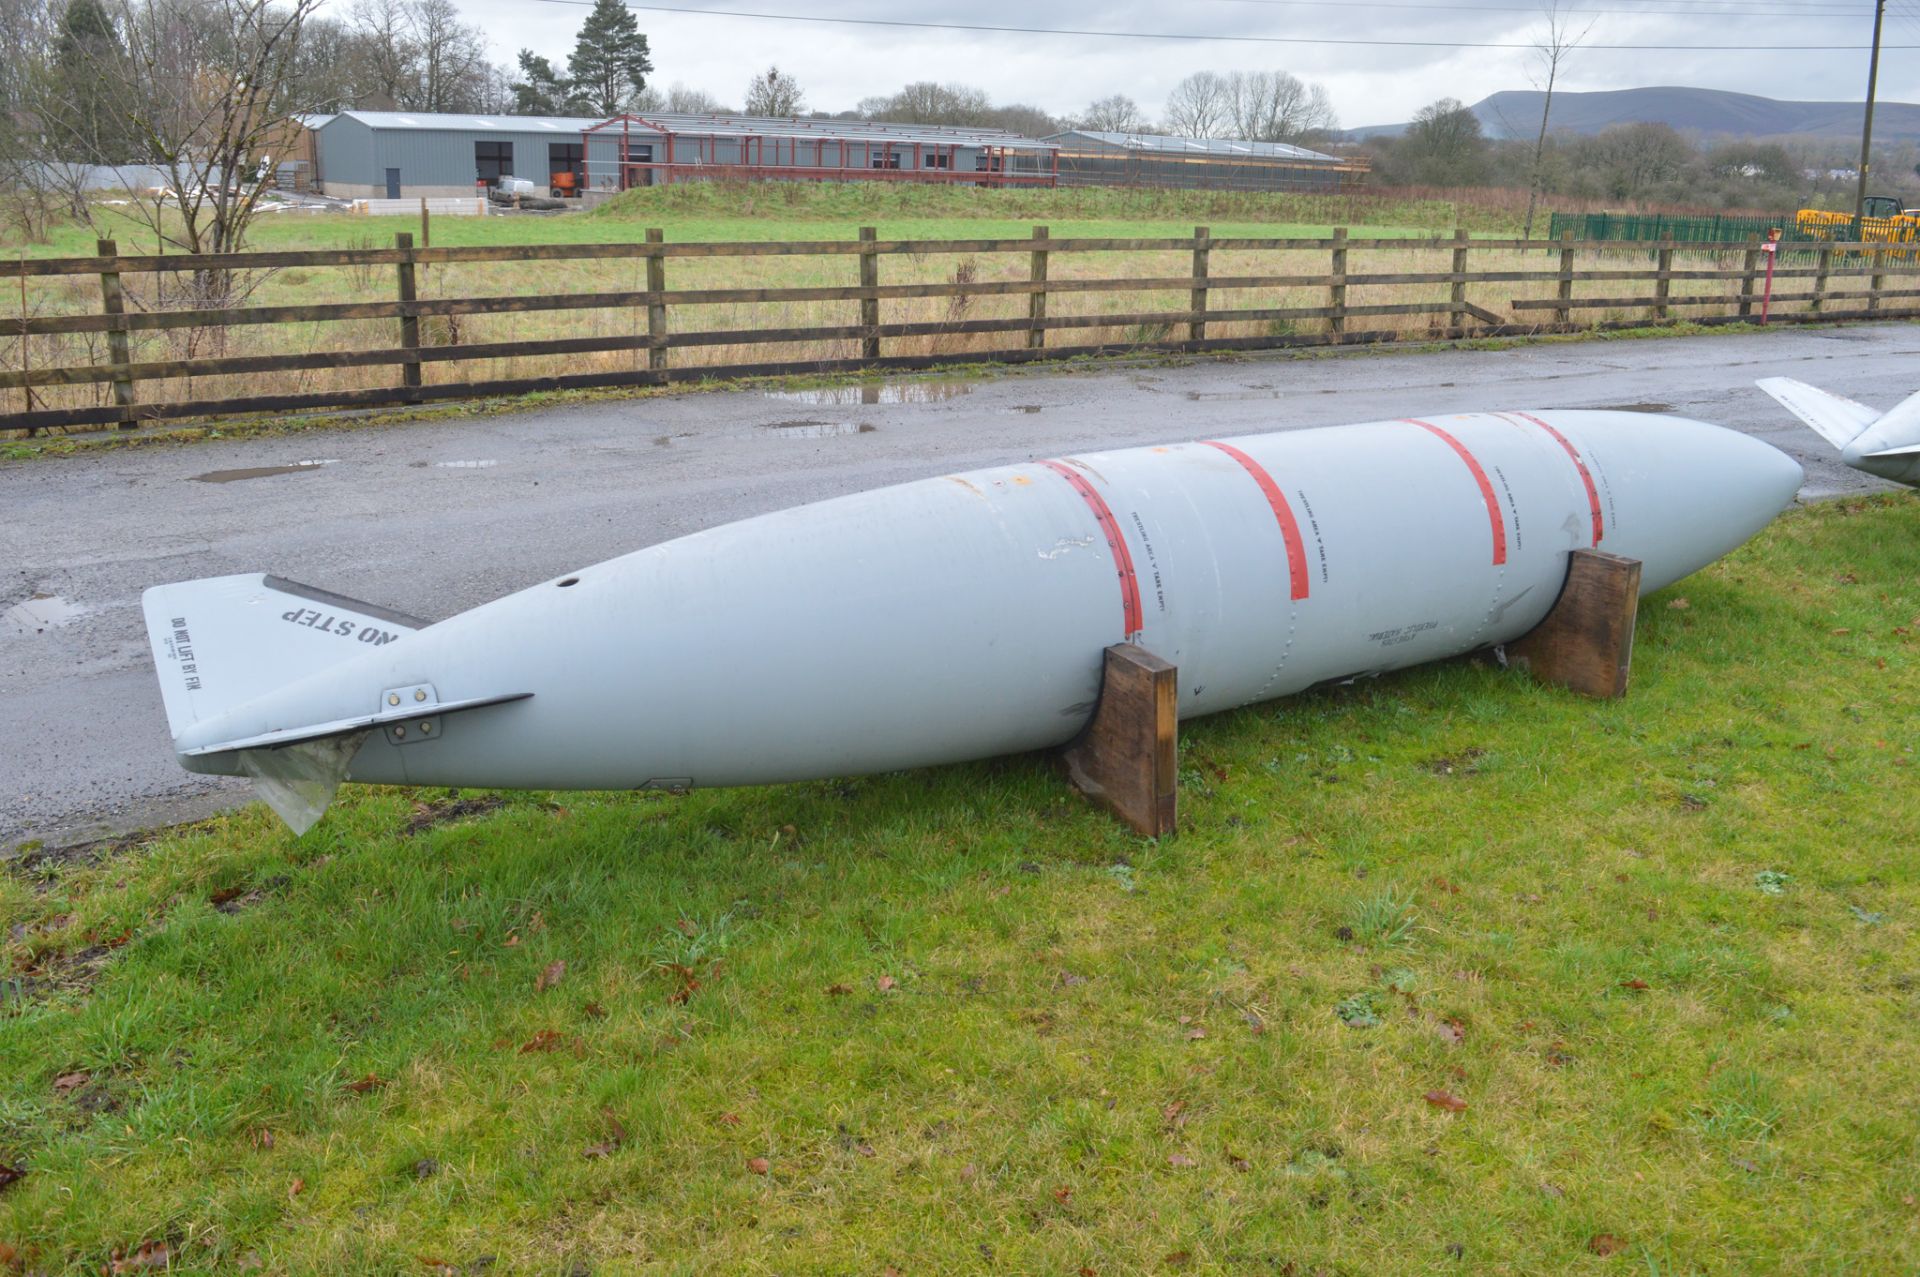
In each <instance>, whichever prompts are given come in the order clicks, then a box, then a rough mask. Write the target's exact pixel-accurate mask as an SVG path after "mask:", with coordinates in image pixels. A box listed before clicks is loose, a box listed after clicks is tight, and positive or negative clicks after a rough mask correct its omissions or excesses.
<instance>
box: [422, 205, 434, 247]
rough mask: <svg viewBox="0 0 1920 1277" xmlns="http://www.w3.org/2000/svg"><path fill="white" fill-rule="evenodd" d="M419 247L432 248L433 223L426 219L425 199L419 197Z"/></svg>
mask: <svg viewBox="0 0 1920 1277" xmlns="http://www.w3.org/2000/svg"><path fill="white" fill-rule="evenodd" d="M420 247H422V248H432V247H433V222H432V221H431V220H430V219H429V218H428V217H427V197H426V196H424V195H422V196H421V197H420Z"/></svg>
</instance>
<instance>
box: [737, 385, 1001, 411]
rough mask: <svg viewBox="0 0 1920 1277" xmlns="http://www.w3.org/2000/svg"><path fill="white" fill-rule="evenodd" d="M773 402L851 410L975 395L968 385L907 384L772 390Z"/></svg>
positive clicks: (770, 392)
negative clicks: (856, 406) (857, 407)
mask: <svg viewBox="0 0 1920 1277" xmlns="http://www.w3.org/2000/svg"><path fill="white" fill-rule="evenodd" d="M764 393H765V394H766V397H767V398H769V399H778V400H781V401H783V402H785V403H803V404H810V405H812V406H814V407H819V408H851V407H853V406H854V405H855V404H876V403H939V402H941V401H942V400H945V399H958V398H959V397H960V396H961V395H970V394H972V393H973V386H972V385H971V384H970V383H968V382H964V381H906V382H900V383H898V384H894V385H886V386H831V387H828V388H826V389H823V390H769V391H766V392H764Z"/></svg>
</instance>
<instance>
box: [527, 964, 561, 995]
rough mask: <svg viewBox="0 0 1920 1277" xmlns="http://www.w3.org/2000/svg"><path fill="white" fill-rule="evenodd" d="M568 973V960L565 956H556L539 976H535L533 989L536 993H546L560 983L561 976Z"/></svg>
mask: <svg viewBox="0 0 1920 1277" xmlns="http://www.w3.org/2000/svg"><path fill="white" fill-rule="evenodd" d="M566 974H567V960H566V959H565V958H555V959H554V960H553V961H552V962H549V963H548V964H547V967H546V970H544V971H542V972H541V973H540V974H539V976H538V977H536V978H535V980H534V982H533V991H534V992H535V993H545V992H546V991H547V990H548V989H551V988H552V987H553V986H554V985H556V984H559V983H560V980H561V977H563V976H565V975H566Z"/></svg>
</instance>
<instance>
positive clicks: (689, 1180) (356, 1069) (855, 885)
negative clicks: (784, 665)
mask: <svg viewBox="0 0 1920 1277" xmlns="http://www.w3.org/2000/svg"><path fill="white" fill-rule="evenodd" d="M1916 688H1920V501H1916V500H1915V499H1914V498H1913V497H1912V496H1911V495H1901V496H1894V497H1887V498H1876V499H1872V500H1853V501H1848V502H1844V503H1832V504H1827V505H1822V506H1820V507H1817V508H1814V509H1809V510H1803V511H1798V512H1795V513H1793V514H1791V515H1789V516H1788V517H1786V518H1784V519H1782V520H1781V521H1780V522H1779V523H1778V524H1776V525H1775V526H1774V527H1773V528H1772V529H1771V530H1770V531H1768V532H1767V533H1766V534H1764V535H1763V536H1762V537H1761V538H1760V539H1759V540H1757V541H1756V542H1755V543H1753V544H1752V545H1750V546H1748V547H1747V548H1746V549H1744V550H1742V551H1740V552H1739V553H1738V554H1736V555H1735V556H1733V557H1732V558H1731V559H1729V560H1728V561H1726V562H1724V563H1723V564H1721V565H1719V566H1716V567H1714V568H1712V569H1710V570H1708V571H1706V572H1703V573H1701V574H1700V575H1698V576H1696V577H1694V578H1691V579H1689V580H1687V581H1684V582H1682V583H1680V584H1679V585H1678V586H1676V587H1673V588H1672V589H1669V590H1668V591H1666V592H1664V593H1663V594H1661V595H1658V596H1655V597H1654V598H1652V599H1650V600H1649V601H1648V602H1647V604H1646V606H1645V608H1644V610H1643V612H1642V624H1641V631H1640V646H1639V651H1638V653H1637V659H1636V665H1635V681H1634V687H1633V691H1632V694H1631V695H1630V697H1629V698H1628V699H1627V700H1626V701H1624V702H1621V703H1617V704H1593V703H1588V702H1582V701H1578V700H1576V699H1574V698H1572V697H1570V696H1567V695H1564V694H1562V693H1559V692H1555V691H1551V690H1546V689H1543V688H1540V687H1537V686H1534V685H1531V684H1529V683H1528V682H1526V681H1524V680H1523V679H1521V678H1519V677H1517V676H1513V675H1510V674H1507V673H1503V672H1501V671H1500V670H1498V669H1496V668H1493V667H1492V666H1491V665H1489V664H1487V663H1485V662H1473V661H1461V662H1455V663H1451V664H1447V665H1443V666H1437V667H1430V668H1427V669H1423V670H1420V671H1417V672H1413V673H1409V674H1405V675H1401V676H1396V677H1393V678H1389V679H1385V680H1381V681H1379V682H1373V683H1367V684H1364V685H1360V686H1355V687H1350V688H1335V689H1330V690H1327V691H1323V692H1319V693H1314V694H1310V695H1306V696H1302V697H1297V698H1294V699H1291V700H1286V701H1281V702H1276V703H1273V704H1269V705H1265V706H1258V707H1254V708H1251V709H1246V710H1242V711H1239V712H1236V713H1232V714H1227V715H1222V716H1219V717H1217V718H1213V719H1210V720H1206V721H1203V722H1199V723H1196V724H1190V725H1188V728H1187V731H1186V733H1185V739H1184V741H1183V755H1182V768H1183V773H1182V774H1183V783H1182V788H1181V801H1182V804H1183V808H1182V811H1183V818H1184V822H1185V823H1184V829H1183V831H1182V832H1181V833H1180V834H1179V835H1178V836H1177V837H1174V838H1170V839H1167V840H1164V841H1162V842H1159V843H1151V842H1146V841H1142V840H1140V839H1138V838H1135V837H1132V836H1130V835H1128V834H1127V833H1125V832H1123V831H1122V830H1121V829H1120V828H1119V827H1117V826H1116V825H1115V824H1113V823H1112V822H1110V821H1109V820H1108V819H1106V818H1105V817H1103V816H1101V815H1100V814H1098V813H1097V812H1095V811H1093V810H1091V809H1089V808H1088V807H1087V806H1086V805H1085V804H1084V803H1083V802H1081V801H1080V800H1079V799H1078V798H1077V797H1076V796H1074V795H1073V794H1071V793H1070V792H1068V791H1067V790H1066V789H1065V788H1064V787H1063V786H1062V784H1061V782H1059V781H1058V780H1057V779H1056V778H1055V776H1054V773H1053V771H1052V770H1051V768H1050V767H1049V765H1048V764H1047V762H1046V761H1045V760H1044V759H1041V758H1037V757H1021V758H1014V759H1008V760H1002V761H997V762H992V763H985V764H980V765H977V766H970V767H961V768H952V769H947V770H942V771H935V772H913V773H904V774H898V775H889V776H882V777H875V778H871V779H866V780H854V781H847V782H844V783H829V784H810V785H795V786H786V787H779V788H768V789H757V790H747V791H737V792H718V793H697V794H694V795H691V796H688V797H684V798H673V797H667V796H647V795H576V794H516V795H501V796H499V797H500V798H501V799H503V800H504V801H503V802H502V804H501V805H499V806H498V807H495V808H492V809H485V808H486V804H487V803H488V802H491V801H492V799H491V798H487V797H484V796H480V795H476V794H473V793H468V794H465V795H462V796H461V800H462V801H465V802H475V801H476V800H478V801H479V803H480V806H481V808H482V809H481V810H469V811H468V813H467V814H465V815H464V816H456V815H455V813H456V812H457V811H458V810H459V809H458V808H455V807H453V806H452V805H451V796H450V795H448V794H447V793H446V791H439V790H436V791H421V792H403V791H391V790H389V791H360V792H354V793H352V794H351V795H350V796H349V797H348V798H347V799H346V800H345V801H343V802H342V803H341V804H340V805H338V806H336V808H335V809H334V811H333V812H332V813H331V814H330V815H329V816H328V817H327V819H326V820H325V821H324V822H323V823H322V824H321V825H320V826H319V827H318V828H316V829H315V830H314V831H313V832H312V833H310V834H308V835H307V836H306V837H304V838H301V839H297V840H296V839H293V838H291V837H289V836H288V835H287V834H286V833H285V831H284V830H282V829H281V828H280V827H279V826H278V825H277V824H276V823H275V822H274V820H273V818H272V817H271V816H269V815H268V814H267V813H266V812H265V811H264V809H262V808H259V807H254V808H250V809H248V810H247V811H244V812H241V813H239V814H237V815H234V816H232V817H229V818H225V819H221V820H217V821H214V822H211V823H209V824H206V825H202V826H197V827H194V828H190V829H182V830H179V831H174V832H171V833H166V834H162V835H159V836H157V837H156V838H155V839H153V840H152V841H150V842H148V843H146V844H144V845H141V846H137V847H125V848H120V849H114V850H100V851H98V852H97V853H96V854H95V855H94V856H91V857H86V858H74V859H62V858H59V857H52V856H49V857H44V858H42V859H41V860H40V861H39V862H38V863H37V864H32V865H29V866H28V867H27V868H25V869H21V870H17V871H15V872H12V873H10V874H5V875H0V921H3V922H4V923H5V926H4V927H0V936H5V937H6V938H5V941H4V943H5V952H4V955H3V956H4V959H5V963H4V967H3V968H0V969H4V970H5V971H6V972H7V973H8V974H7V975H6V976H5V977H4V978H3V979H0V991H7V992H8V995H9V997H8V1000H7V1001H6V1002H5V1004H4V1006H0V1013H3V1014H4V1018H0V1164H4V1165H6V1166H10V1167H17V1168H20V1169H23V1170H24V1172H25V1173H24V1175H22V1176H21V1177H20V1178H19V1179H18V1180H17V1181H16V1182H14V1183H12V1185H11V1186H10V1187H8V1188H6V1189H4V1190H3V1191H0V1256H12V1257H13V1258H12V1260H11V1262H12V1264H13V1265H14V1267H15V1268H20V1269H24V1270H26V1271H46V1272H60V1271H71V1272H76V1273H77V1272H83V1271H85V1272H97V1271H100V1269H101V1268H102V1267H103V1266H105V1265H109V1264H110V1263H111V1260H112V1256H113V1254H114V1252H115V1251H116V1250H118V1251H120V1252H123V1254H130V1255H131V1256H132V1257H133V1258H135V1259H138V1258H141V1257H142V1256H144V1257H145V1258H146V1259H147V1260H155V1259H158V1258H160V1250H159V1247H161V1246H164V1247H166V1249H167V1254H168V1256H169V1257H170V1258H171V1259H172V1261H173V1263H174V1264H175V1266H176V1267H179V1268H187V1269H190V1270H195V1271H201V1270H221V1271H243V1270H246V1269H248V1268H251V1267H254V1266H263V1267H264V1269H265V1270H266V1271H283V1272H349V1271H351V1272H382V1273H396V1274H397V1273H408V1274H421V1273H430V1272H443V1271H446V1270H449V1269H451V1268H454V1267H457V1268H459V1269H460V1270H461V1271H463V1272H466V1273H478V1272H482V1271H485V1272H490V1273H496V1274H497V1273H507V1272H512V1273H520V1272H529V1273H568V1272H579V1271H588V1270H591V1271H593V1272H600V1273H612V1272H627V1271H640V1270H644V1271H653V1272H669V1273H695V1272H698V1273H707V1272H730V1273H732V1272H782V1273H792V1272H831V1273H871V1274H880V1273H883V1272H886V1271H888V1270H897V1271H898V1272H900V1273H903V1274H912V1273H943V1272H952V1271H959V1270H969V1271H996V1272H1019V1273H1026V1272H1050V1273H1075V1272H1086V1271H1089V1270H1090V1271H1093V1272H1096V1273H1102V1274H1111V1273H1129V1272H1139V1271H1147V1272H1162V1271H1173V1272H1182V1271H1185V1272H1214V1271H1218V1272H1241V1271H1245V1272H1259V1273H1270V1274H1278V1273H1291V1274H1295V1275H1296V1277H1305V1275H1307V1274H1314V1273H1320V1274H1334V1273H1339V1274H1375V1273H1432V1272H1461V1273H1468V1272H1471V1273H1489V1272H1491V1273H1516V1274H1520V1273H1525V1274H1533V1273H1545V1272H1595V1273H1600V1272H1620V1273H1626V1272H1633V1273H1658V1274H1669V1273H1714V1274H1723V1273H1724V1274H1750V1273H1770V1272H1779V1273H1823V1274H1826V1273H1863V1274H1864V1273H1891V1272H1910V1271H1913V1270H1914V1269H1915V1268H1916V1266H1920V1204H1917V1203H1920V1161H1917V1160H1916V1154H1917V1153H1920V1148H1917V1147H1916V1145H1917V1144H1920V1117H1916V1113H1915V1108H1914V1097H1915V1096H1916V1095H1920V943H1917V942H1916V927H1917V926H1920V870H1916V866H1915V859H1916V857H1915V853H1916V850H1920V801H1916V799H1920V786H1917V785H1916V783H1915V776H1914V771H1915V757H1914V755H1915V750H1916V748H1917V747H1920V726H1916V722H1915V718H1914V706H1915V700H1916ZM561 964H564V965H561ZM143 1241H147V1242H151V1243H153V1245H152V1246H150V1247H149V1248H148V1249H147V1250H146V1251H144V1252H140V1251H137V1250H136V1249H135V1248H137V1247H138V1246H139V1245H140V1244H141V1243H142V1242H143ZM0 1267H4V1265H0Z"/></svg>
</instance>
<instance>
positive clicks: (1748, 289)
mask: <svg viewBox="0 0 1920 1277" xmlns="http://www.w3.org/2000/svg"><path fill="white" fill-rule="evenodd" d="M1747 243H1748V244H1749V245H1750V247H1749V248H1748V249H1747V254H1746V257H1745V258H1743V259H1742V260H1741V263H1740V318H1742V319H1746V318H1747V317H1748V316H1750V315H1752V314H1753V281H1754V279H1755V278H1756V277H1757V276H1758V275H1759V273H1760V237H1759V236H1758V235H1749V236H1747Z"/></svg>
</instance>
